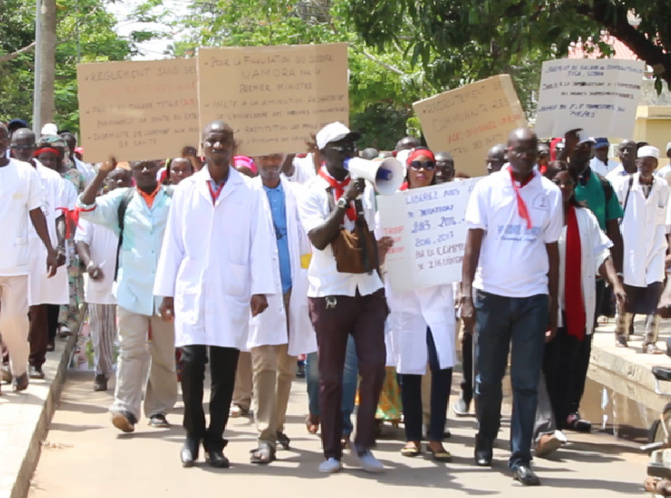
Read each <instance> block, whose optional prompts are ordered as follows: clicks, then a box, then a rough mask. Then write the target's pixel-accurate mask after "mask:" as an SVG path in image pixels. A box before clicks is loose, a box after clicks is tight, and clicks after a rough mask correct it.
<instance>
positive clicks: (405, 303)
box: [386, 149, 456, 462]
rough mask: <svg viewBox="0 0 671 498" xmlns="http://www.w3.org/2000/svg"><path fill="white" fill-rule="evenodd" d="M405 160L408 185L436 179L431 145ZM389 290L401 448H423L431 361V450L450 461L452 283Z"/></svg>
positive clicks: (414, 450)
mask: <svg viewBox="0 0 671 498" xmlns="http://www.w3.org/2000/svg"><path fill="white" fill-rule="evenodd" d="M407 165H408V170H407V180H408V188H410V189H414V188H422V187H426V186H428V185H433V184H435V171H436V169H435V168H436V160H435V157H434V155H433V153H432V152H431V151H429V150H427V149H415V150H414V151H412V152H411V153H410V155H409V156H408V160H407ZM386 292H387V300H388V303H389V307H390V310H391V314H390V315H389V318H388V320H389V327H390V328H391V334H392V341H393V348H394V352H395V355H396V371H397V373H398V374H399V380H400V385H401V399H402V401H403V419H404V425H405V435H406V440H407V444H406V445H405V447H404V448H403V450H402V451H401V453H402V454H403V455H404V456H409V457H412V456H416V455H418V454H420V452H421V440H422V387H421V386H422V375H423V374H424V373H426V365H427V363H428V364H429V366H430V368H431V377H432V380H431V403H430V404H431V420H430V423H429V444H428V446H427V450H428V451H429V452H430V453H431V454H432V456H433V458H434V459H435V460H437V461H441V462H446V461H450V459H451V455H450V453H449V452H448V451H446V450H445V448H444V447H443V437H444V435H443V434H444V430H445V416H446V411H447V403H448V400H449V396H450V389H451V387H452V367H453V366H454V363H455V356H456V355H455V348H454V342H455V327H456V319H455V313H454V298H453V295H452V284H445V285H437V286H434V287H428V288H425V289H419V290H415V291H409V292H394V291H393V290H392V289H391V287H390V286H389V285H388V286H387V289H386Z"/></svg>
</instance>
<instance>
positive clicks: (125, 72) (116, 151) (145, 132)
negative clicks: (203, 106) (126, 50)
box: [77, 59, 200, 162]
mask: <svg viewBox="0 0 671 498" xmlns="http://www.w3.org/2000/svg"><path fill="white" fill-rule="evenodd" d="M197 76H198V75H197V73H196V61H195V60H194V59H171V60H160V61H148V62H144V61H138V62H135V61H132V62H103V63H94V64H78V65H77V83H78V85H79V123H80V130H81V144H82V146H83V147H84V148H85V150H86V154H85V159H86V161H87V162H102V161H106V160H107V159H108V158H109V156H110V154H111V155H114V157H116V158H117V160H119V161H139V160H146V159H161V158H166V157H175V156H178V155H179V153H180V151H181V149H182V147H184V146H186V145H190V146H192V147H198V144H199V142H200V133H199V129H198V126H199V123H198V94H197Z"/></svg>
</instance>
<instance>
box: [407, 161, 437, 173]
mask: <svg viewBox="0 0 671 498" xmlns="http://www.w3.org/2000/svg"><path fill="white" fill-rule="evenodd" d="M410 167H411V168H412V169H422V168H424V169H425V170H427V171H431V170H432V169H435V168H436V162H435V161H411V162H410Z"/></svg>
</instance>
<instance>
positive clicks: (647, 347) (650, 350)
mask: <svg viewBox="0 0 671 498" xmlns="http://www.w3.org/2000/svg"><path fill="white" fill-rule="evenodd" d="M643 354H664V351H662V350H661V349H659V348H658V347H657V344H654V343H652V342H649V343H648V344H644V345H643Z"/></svg>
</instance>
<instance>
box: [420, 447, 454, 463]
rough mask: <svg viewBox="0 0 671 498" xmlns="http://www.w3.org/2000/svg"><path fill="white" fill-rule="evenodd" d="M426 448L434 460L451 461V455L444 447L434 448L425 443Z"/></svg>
mask: <svg viewBox="0 0 671 498" xmlns="http://www.w3.org/2000/svg"><path fill="white" fill-rule="evenodd" d="M426 450H427V451H428V452H429V453H430V454H431V458H433V460H434V461H436V462H451V461H452V455H451V454H450V452H449V451H447V450H446V449H445V448H441V449H439V450H434V449H433V448H431V446H430V445H428V444H427V445H426Z"/></svg>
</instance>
